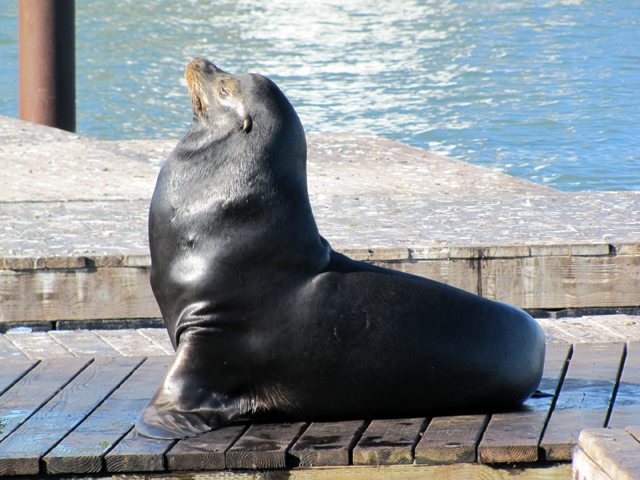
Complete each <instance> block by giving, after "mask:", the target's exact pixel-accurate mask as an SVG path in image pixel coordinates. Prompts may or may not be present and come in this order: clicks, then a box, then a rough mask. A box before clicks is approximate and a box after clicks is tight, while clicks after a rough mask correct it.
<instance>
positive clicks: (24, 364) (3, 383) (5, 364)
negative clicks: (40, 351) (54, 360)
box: [0, 358, 38, 428]
mask: <svg viewBox="0 0 640 480" xmlns="http://www.w3.org/2000/svg"><path fill="white" fill-rule="evenodd" d="M37 363H38V361H37V360H27V359H26V358H25V359H24V360H0V396H1V395H2V394H3V393H4V392H5V391H6V390H8V389H9V387H11V386H12V385H14V384H15V383H16V382H18V380H20V379H21V378H22V377H24V376H25V375H26V374H27V372H29V371H30V370H31V369H32V368H33V367H35V365H36V364H37ZM2 403H4V402H3V400H2V398H1V397H0V404H2ZM0 428H1V427H0Z"/></svg>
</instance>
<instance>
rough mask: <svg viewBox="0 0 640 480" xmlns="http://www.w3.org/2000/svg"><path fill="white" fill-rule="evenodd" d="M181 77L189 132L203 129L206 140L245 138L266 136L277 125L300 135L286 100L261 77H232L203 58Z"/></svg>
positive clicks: (269, 81) (270, 82)
mask: <svg viewBox="0 0 640 480" xmlns="http://www.w3.org/2000/svg"><path fill="white" fill-rule="evenodd" d="M185 78H186V80H187V86H188V88H189V95H190V96H191V103H192V107H193V114H194V119H193V123H192V125H191V129H192V131H193V130H196V131H198V130H201V129H204V130H207V131H208V133H209V138H210V139H211V137H212V136H213V137H214V138H215V139H216V140H220V139H223V138H226V137H229V136H231V135H234V134H245V135H248V134H250V133H252V132H253V131H254V130H255V129H257V130H258V131H261V133H262V134H266V135H268V136H269V135H272V134H273V133H274V130H279V128H278V126H279V125H287V126H288V128H289V129H291V127H292V126H294V127H295V129H299V130H300V131H301V132H303V130H302V125H301V123H300V120H299V118H298V116H297V114H296V113H295V111H294V109H293V107H292V106H291V104H290V103H289V101H288V100H287V98H286V97H285V96H284V94H283V93H282V92H281V91H280V89H279V88H278V87H277V85H276V84H275V83H273V82H272V81H271V80H269V79H268V78H266V77H263V76H262V75H257V74H241V75H233V74H230V73H228V72H225V71H224V70H221V69H219V68H218V67H216V66H215V65H214V64H213V63H211V62H209V61H208V60H206V59H204V58H194V59H193V60H191V62H189V64H188V65H187V68H186V70H185ZM292 124H293V125H292ZM303 135H304V133H303Z"/></svg>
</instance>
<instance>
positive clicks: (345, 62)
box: [0, 0, 640, 190]
mask: <svg viewBox="0 0 640 480" xmlns="http://www.w3.org/2000/svg"><path fill="white" fill-rule="evenodd" d="M16 4H17V2H13V1H12V2H7V6H6V7H4V11H3V12H2V13H0V49H1V50H0V81H2V84H3V85H6V87H4V88H3V90H2V95H1V97H0V114H4V115H10V116H17V115H18V100H17V96H18V86H17V72H18V66H17V28H18V26H17V6H16ZM76 22H77V27H76V28H77V30H76V40H77V110H78V132H79V133H81V134H84V135H87V136H90V137H96V138H101V139H108V140H114V139H129V138H162V137H179V136H181V135H182V134H183V133H184V132H185V131H186V129H187V128H188V125H189V122H190V119H191V111H190V103H189V97H188V95H187V92H186V86H185V85H186V84H185V82H184V80H183V79H182V75H183V71H184V67H185V65H186V64H187V62H188V61H189V60H190V59H191V58H192V57H194V56H204V57H206V58H208V59H210V60H211V61H213V62H214V63H216V64H217V65H218V66H219V67H220V68H222V69H224V70H227V71H229V72H232V73H243V72H257V73H262V74H264V75H266V76H269V77H270V78H271V79H273V80H274V81H275V82H276V83H278V85H279V86H280V87H281V88H282V89H283V90H284V92H285V93H286V94H287V96H288V97H289V99H290V100H291V101H292V103H293V104H294V106H295V107H296V109H297V111H298V113H299V114H300V117H301V119H302V122H303V124H304V125H305V129H306V130H307V132H309V133H315V132H328V131H351V132H368V133H371V134H375V135H378V136H383V137H388V138H393V139H396V140H399V141H402V142H406V143H409V144H412V145H416V146H419V147H423V148H426V149H429V150H432V151H435V152H439V153H442V154H446V155H449V156H452V157H454V158H457V159H460V160H464V161H467V162H471V163H475V164H478V165H482V166H485V167H489V168H492V169H495V170H499V171H502V172H506V173H509V174H511V175H515V176H517V177H521V178H525V179H528V180H532V181H534V182H538V183H542V184H545V185H548V186H551V187H554V188H558V189H561V190H640V3H639V2H637V1H636V0H620V1H616V2H602V1H596V0H583V1H581V0H573V1H569V0H566V1H550V0H549V1H545V0H522V1H517V2H516V1H514V2H509V1H506V0H483V1H472V0H468V1H462V0H460V1H448V0H438V1H431V0H375V1H371V0H368V1H365V0H350V1H349V2H345V1H344V0H274V1H268V2H266V1H264V0H239V1H235V2H204V1H191V2H187V1H170V0H160V1H153V2H142V1H140V0H129V1H126V0H117V1H109V2H106V1H105V2H103V1H88V0H77V1H76Z"/></svg>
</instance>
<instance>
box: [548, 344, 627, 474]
mask: <svg viewBox="0 0 640 480" xmlns="http://www.w3.org/2000/svg"><path fill="white" fill-rule="evenodd" d="M624 349H625V344H624V343H579V344H576V345H574V347H573V355H572V357H571V361H570V363H569V368H568V369H567V374H566V375H565V378H564V381H563V383H562V390H561V391H560V395H559V396H558V400H557V402H556V405H555V408H554V410H553V412H552V414H551V418H550V419H549V423H548V424H547V427H546V430H545V432H544V436H543V438H542V441H541V442H540V447H541V448H542V450H543V451H544V452H545V455H546V460H549V461H569V460H571V451H572V450H573V447H574V445H575V444H576V442H577V440H578V433H579V432H580V430H583V429H585V428H601V427H604V424H605V422H606V419H607V412H608V409H609V404H610V402H611V400H612V396H613V391H614V388H615V384H616V379H617V376H618V370H619V369H620V367H621V361H622V357H623V354H624Z"/></svg>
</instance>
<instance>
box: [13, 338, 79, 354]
mask: <svg viewBox="0 0 640 480" xmlns="http://www.w3.org/2000/svg"><path fill="white" fill-rule="evenodd" d="M5 338H7V339H8V340H10V341H11V343H13V344H14V345H15V346H16V347H18V348H19V349H20V351H21V352H22V353H24V354H25V355H26V356H27V357H29V358H65V357H73V354H72V353H71V352H70V351H69V350H67V349H66V348H64V347H63V346H62V345H60V344H59V343H58V342H56V341H55V340H54V339H53V338H51V337H50V336H49V335H48V334H47V332H29V333H5Z"/></svg>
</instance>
